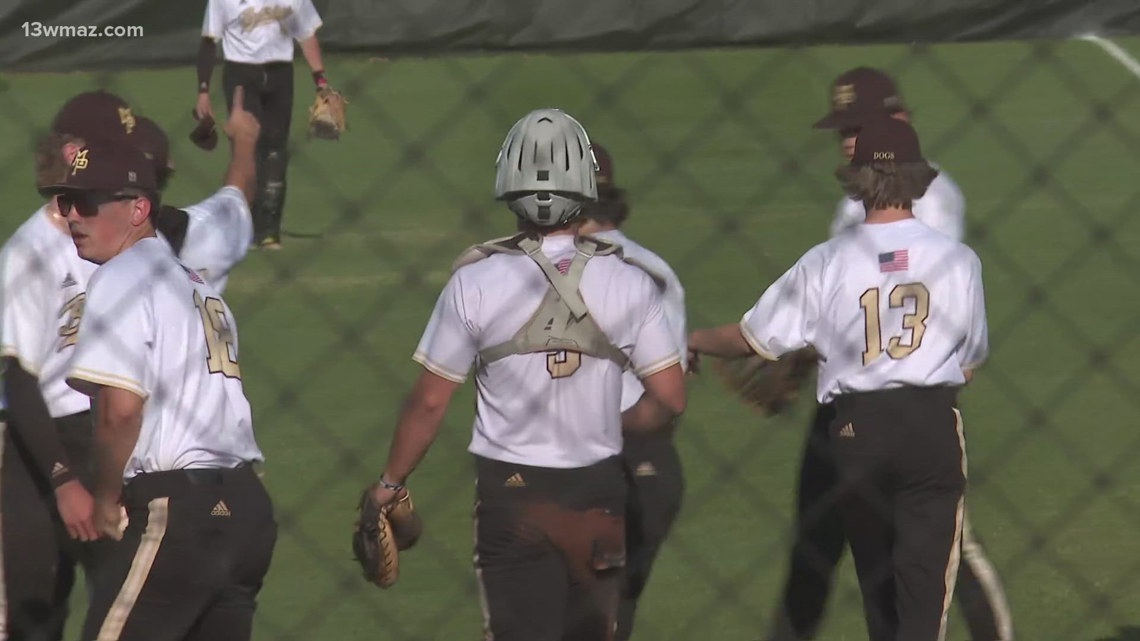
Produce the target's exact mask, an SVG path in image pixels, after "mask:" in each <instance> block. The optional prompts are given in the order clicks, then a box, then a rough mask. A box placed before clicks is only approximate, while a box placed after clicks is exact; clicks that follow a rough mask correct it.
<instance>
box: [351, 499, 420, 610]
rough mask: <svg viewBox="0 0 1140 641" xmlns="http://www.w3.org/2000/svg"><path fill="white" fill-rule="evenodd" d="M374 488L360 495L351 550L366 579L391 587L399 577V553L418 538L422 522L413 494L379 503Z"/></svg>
mask: <svg viewBox="0 0 1140 641" xmlns="http://www.w3.org/2000/svg"><path fill="white" fill-rule="evenodd" d="M373 487H374V486H369V487H367V488H365V490H364V492H362V493H361V495H360V505H359V507H358V510H359V517H358V518H357V520H356V524H355V526H354V527H353V531H352V552H353V555H354V556H355V557H356V561H357V562H358V563H359V564H360V567H361V568H362V569H363V570H364V578H365V579H367V580H368V581H369V582H370V583H373V584H375V585H377V586H379V587H381V588H383V589H388V588H390V587H392V586H393V585H395V584H396V580H397V579H399V578H400V552H401V551H403V550H406V549H408V548H410V547H412V546H413V545H415V543H416V541H418V540H419V538H420V534H422V533H423V521H422V520H421V519H420V516H419V514H417V513H416V509H415V506H414V505H413V504H412V495H411V494H405V495H404V497H403V498H402V499H400V500H399V501H397V502H395V503H390V504H388V505H377V504H376V502H375V501H373V500H372V489H373ZM405 491H406V490H405Z"/></svg>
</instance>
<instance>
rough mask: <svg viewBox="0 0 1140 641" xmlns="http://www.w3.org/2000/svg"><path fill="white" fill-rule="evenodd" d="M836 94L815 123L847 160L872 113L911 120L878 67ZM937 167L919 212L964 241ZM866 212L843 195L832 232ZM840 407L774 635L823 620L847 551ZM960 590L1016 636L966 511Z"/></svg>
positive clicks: (807, 484) (802, 491)
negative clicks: (837, 430)
mask: <svg viewBox="0 0 1140 641" xmlns="http://www.w3.org/2000/svg"><path fill="white" fill-rule="evenodd" d="M831 97H832V109H831V111H830V113H828V114H827V115H826V116H824V117H823V118H822V119H820V120H819V121H818V122H817V123H816V125H815V127H816V128H818V129H830V130H835V131H837V132H838V134H839V137H840V141H841V142H840V144H841V147H842V151H843V155H844V156H845V157H846V159H847V160H848V161H850V160H851V157H852V155H853V154H854V152H855V144H856V141H857V140H858V135H859V127H860V125H861V124H862V123H863V122H865V121H866V120H867V119H869V118H878V117H882V116H883V115H889V116H892V117H895V118H899V119H901V120H903V121H909V120H910V115H909V113H908V111H907V109H906V107H905V105H904V104H903V101H902V100H901V98H900V96H899V92H898V89H897V86H896V84H895V82H894V80H892V79H891V77H890V76H888V75H887V74H886V73H884V72H882V71H880V70H878V69H873V68H869V67H856V68H854V69H851V70H849V71H846V72H844V73H843V74H841V75H839V76H838V77H837V78H836V79H835V80H834V81H833V82H832V95H831ZM936 167H937V166H936ZM938 169H939V171H938V175H937V176H936V177H935V178H934V180H933V181H932V182H931V183H930V187H929V188H927V190H926V192H925V193H924V194H923V195H922V197H921V198H918V199H916V200H915V201H914V203H913V213H914V217H915V218H917V219H918V220H919V221H920V222H922V223H924V224H926V225H927V226H928V227H930V228H932V229H934V230H936V231H938V232H941V233H942V234H943V235H945V236H947V237H948V238H951V239H953V240H957V241H962V240H964V237H965V227H966V221H965V208H966V202H965V199H964V197H963V196H962V191H961V190H960V189H959V188H958V186H957V184H955V183H954V181H953V179H951V178H950V176H949V175H948V174H947V173H946V172H945V171H944V170H942V169H941V168H938ZM865 216H866V210H865V208H864V205H863V203H862V202H861V201H860V200H858V199H857V198H853V197H850V196H845V197H844V198H842V199H841V200H840V201H839V205H838V207H837V209H836V216H835V220H834V221H833V223H832V225H831V236H832V237H833V238H834V237H835V236H837V235H839V234H840V233H841V232H843V231H844V230H846V229H849V228H851V227H853V226H856V225H858V224H860V223H862V222H863V220H864V218H865ZM835 411H836V410H835V405H834V404H833V403H827V404H821V405H817V406H816V411H815V415H814V417H813V419H812V423H811V426H810V427H809V432H808V439H807V443H806V446H805V448H804V453H803V458H802V459H801V462H800V472H799V483H798V492H797V496H796V542H795V545H794V546H793V548H792V554H791V559H790V563H789V571H788V577H787V581H786V583H785V585H784V591H783V594H782V600H781V604H780V607H779V610H778V611H777V613H776V617H775V618H774V624H773V627H772V629H771V631H770V632H769V639H771V641H794V640H803V639H812V638H815V636H816V633H817V631H818V630H819V627H820V625H821V624H822V622H823V614H824V609H825V604H826V602H827V599H828V597H829V595H830V593H831V589H832V583H833V576H834V573H835V569H836V567H837V566H838V565H839V561H840V558H841V557H842V555H843V548H844V544H845V543H846V537H845V536H844V534H843V528H842V524H841V518H840V514H839V510H838V505H837V503H836V498H837V497H836V491H837V489H836V486H837V483H838V470H837V468H836V462H835V453H834V451H833V450H832V445H831V442H830V439H829V437H828V431H827V430H828V426H829V425H830V424H831V422H832V420H833V418H834V416H835ZM956 597H957V599H958V607H959V610H960V611H961V612H962V614H963V618H965V620H966V624H967V626H968V627H969V630H970V635H971V638H972V639H973V640H974V641H1010V640H1011V639H1013V622H1012V619H1011V615H1010V611H1009V606H1008V604H1007V601H1006V597H1005V589H1004V587H1003V586H1002V582H1001V579H1000V578H999V576H998V574H997V571H996V570H995V569H994V567H993V565H992V564H991V563H990V561H989V560H988V559H987V558H986V555H985V551H984V549H983V548H982V545H981V542H980V541H979V540H978V538H977V536H976V535H975V534H974V532H973V529H972V528H971V527H970V522H969V519H968V518H966V522H965V525H964V531H963V538H962V563H961V565H960V570H959V575H958V583H957V594H956Z"/></svg>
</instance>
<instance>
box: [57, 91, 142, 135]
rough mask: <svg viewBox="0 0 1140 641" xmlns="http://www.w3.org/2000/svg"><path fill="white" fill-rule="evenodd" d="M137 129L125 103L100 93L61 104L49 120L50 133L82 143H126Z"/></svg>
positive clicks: (129, 109) (93, 93) (89, 93)
mask: <svg viewBox="0 0 1140 641" xmlns="http://www.w3.org/2000/svg"><path fill="white" fill-rule="evenodd" d="M136 125H137V121H136V120H135V116H134V114H133V113H132V112H131V106H130V105H129V104H127V101H126V100H123V99H122V98H120V97H119V96H116V95H115V94H113V93H110V92H107V91H104V90H102V89H99V90H96V91H86V92H84V93H81V94H78V95H75V96H73V97H72V98H71V99H70V100H68V101H67V102H66V103H64V105H63V107H61V108H60V110H59V111H58V112H57V113H56V115H55V119H53V120H52V123H51V130H52V132H53V133H56V134H65V135H69V136H75V137H77V138H82V139H84V140H88V139H92V140H93V139H95V138H113V139H121V140H125V139H128V138H129V137H130V136H131V134H133V133H134V131H135V127H136Z"/></svg>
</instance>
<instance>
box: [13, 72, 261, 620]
mask: <svg viewBox="0 0 1140 641" xmlns="http://www.w3.org/2000/svg"><path fill="white" fill-rule="evenodd" d="M235 113H236V114H237V115H236V116H234V117H232V118H231V120H230V122H229V123H227V131H228V132H229V133H230V135H231V137H232V139H233V141H234V144H233V145H232V146H231V148H232V154H233V160H232V162H231V165H230V168H229V169H228V170H227V174H226V185H225V186H223V187H222V189H220V190H219V191H218V192H217V193H216V194H215V195H214V196H212V197H211V198H209V199H207V200H205V201H203V202H201V203H198V204H197V205H195V206H193V207H190V208H187V211H188V212H190V213H189V215H188V216H187V224H182V225H177V224H174V225H170V224H168V225H166V226H165V227H164V231H165V232H166V237H165V238H163V240H164V241H169V242H170V243H171V244H175V245H177V249H178V251H179V252H180V254H181V256H182V258H183V260H184V261H187V262H190V261H193V262H191V264H202V265H208V266H210V267H211V268H215V269H213V270H212V272H213V273H212V275H211V276H212V277H211V278H210V282H211V284H213V285H215V286H216V287H217V288H218V289H219V291H220V290H221V288H222V287H224V285H225V279H226V275H227V274H228V271H229V269H230V267H232V265H233V263H234V262H236V261H238V260H240V259H241V257H242V256H243V255H244V253H245V250H246V249H247V248H248V238H249V236H250V231H249V228H250V223H249V210H248V206H247V205H246V201H245V198H246V196H245V195H244V194H245V193H248V192H249V191H251V185H252V184H253V174H254V169H253V154H254V148H255V145H256V140H257V122H256V121H255V120H254V119H252V118H249V117H245V116H248V114H245V112H244V111H243V110H241V109H236V110H235ZM243 115H244V116H243ZM152 128H153V129H152ZM148 129H152V130H155V131H158V133H159V134H161V130H158V129H157V126H156V125H154V124H153V123H151V122H150V121H149V120H148V119H145V118H144V117H141V116H135V115H134V114H133V113H132V112H131V110H130V107H129V106H127V103H126V102H125V101H123V100H122V99H121V98H119V97H117V96H114V95H112V94H109V93H106V92H102V91H98V92H90V93H84V94H79V95H78V96H76V97H75V98H73V99H72V100H70V101H69V102H68V103H67V104H66V105H65V106H64V107H63V108H62V109H61V110H60V112H59V114H58V115H57V117H56V118H55V121H54V123H53V132H54V133H52V134H51V135H50V136H48V139H47V140H45V141H44V143H43V144H42V145H41V149H40V151H39V152H38V154H37V166H38V172H37V175H38V179H37V180H38V184H39V186H40V187H43V186H45V185H47V184H49V183H50V182H52V181H53V180H55V178H54V177H57V176H59V175H62V174H63V172H64V171H65V168H66V166H65V165H62V163H63V162H65V159H66V158H75V157H76V154H77V153H78V150H79V147H80V146H81V145H82V144H83V142H84V139H92V140H93V139H99V138H116V137H118V138H121V139H123V140H128V141H130V142H131V143H132V144H136V145H138V146H139V147H140V148H154V147H153V146H152V143H153V142H154V140H153V138H152V134H151V133H150V132H148ZM65 132H76V133H65ZM65 140H66V141H67V142H63V141H65ZM161 142H162V143H163V149H165V148H166V147H165V137H164V136H163V137H162V139H161ZM61 145H62V146H61ZM161 153H162V154H163V155H162V160H161V161H160V162H158V163H157V165H158V166H161V167H163V168H166V167H167V161H166V159H165V151H163V152H161ZM61 165H62V166H61ZM164 173H165V172H164ZM160 187H161V186H160ZM168 210H169V211H173V212H178V210H173V209H172V208H163V210H162V213H164V214H165V213H167V211H168ZM163 220H165V221H167V222H170V221H171V220H173V222H175V223H177V219H176V218H174V217H173V216H171V217H170V218H165V219H163ZM160 238H161V236H160ZM232 239H238V240H237V242H236V243H235V242H233V241H232ZM94 268H95V266H94V264H92V263H90V262H88V261H85V260H82V259H80V258H79V256H78V255H77V253H76V250H75V245H74V244H73V242H72V241H71V237H70V233H69V232H68V230H67V227H66V223H65V221H64V219H63V216H62V215H60V213H59V211H58V207H57V203H56V201H55V199H54V198H53V199H50V200H49V202H48V203H47V204H46V205H45V206H44V207H43V208H41V210H40V211H38V212H36V213H35V214H34V215H33V216H32V218H31V219H29V221H28V222H27V223H25V224H24V225H23V226H22V227H21V228H20V229H19V230H17V232H16V233H15V234H14V235H13V236H12V238H11V239H10V240H9V241H8V243H7V244H6V245H5V247H4V249H3V251H2V252H0V273H2V275H3V280H2V282H0V316H2V318H3V327H2V330H0V337H2V339H3V354H4V357H5V361H4V363H5V368H6V372H5V378H4V384H5V395H6V397H7V399H8V401H7V402H8V405H9V406H10V409H9V410H8V412H9V413H10V415H11V425H12V429H11V434H10V435H9V436H7V437H6V440H7V441H8V442H9V446H8V447H6V448H5V458H4V467H3V486H2V487H3V503H2V505H0V509H2V511H3V514H4V515H6V516H7V517H8V518H3V519H2V523H3V539H4V543H5V548H6V550H7V556H8V558H9V562H8V578H9V581H7V585H6V591H7V593H8V595H7V596H8V599H9V601H10V603H11V604H12V607H11V612H12V629H13V630H14V631H15V634H14V636H16V637H17V638H24V637H25V635H26V637H27V638H44V639H58V638H60V636H61V635H62V629H63V626H64V623H65V619H66V616H67V604H68V595H69V594H70V591H71V586H72V583H73V581H74V565H75V563H76V561H79V562H81V563H82V564H83V565H84V567H85V569H86V570H87V572H86V575H87V576H88V579H90V576H91V575H92V574H93V573H94V571H95V569H96V567H95V566H96V564H97V561H98V560H99V558H101V554H100V552H102V551H103V548H105V547H106V545H107V544H106V543H105V542H100V541H93V539H95V538H96V533H95V531H94V529H93V527H92V525H91V521H90V519H91V514H92V512H91V510H92V507H93V502H92V499H91V496H90V491H89V490H90V488H91V487H92V485H91V484H92V477H91V450H90V448H91V444H90V443H91V417H90V412H89V410H90V401H89V399H88V398H87V397H85V396H83V395H81V394H79V393H78V392H75V391H74V390H72V389H70V388H69V387H67V386H66V384H65V383H64V381H63V373H64V372H63V367H64V364H65V363H66V359H67V358H68V357H69V356H70V354H71V351H72V348H73V346H74V344H75V337H76V333H77V331H78V327H79V323H80V320H81V318H82V314H83V311H84V307H85V304H86V285H87V279H88V277H89V275H90V273H91V272H92V271H94ZM61 284H62V287H61ZM53 487H54V491H53ZM60 521H61V522H62V523H57V524H56V525H54V526H53V522H60ZM59 525H62V526H63V527H59ZM83 541H87V543H82V544H80V542H83ZM41 634H42V636H37V635H41Z"/></svg>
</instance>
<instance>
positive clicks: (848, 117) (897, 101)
mask: <svg viewBox="0 0 1140 641" xmlns="http://www.w3.org/2000/svg"><path fill="white" fill-rule="evenodd" d="M904 109H905V107H904V106H903V102H902V97H901V96H899V90H898V87H896V86H895V81H894V80H892V79H891V77H890V76H888V75H887V74H886V73H884V72H882V71H880V70H878V69H873V68H871V67H856V68H854V69H851V70H850V71H846V72H844V73H843V74H841V75H840V76H839V77H838V78H836V79H835V80H834V81H833V82H832V83H831V111H830V112H829V113H828V114H827V115H826V116H824V117H823V118H821V119H820V120H819V121H818V122H816V123H815V128H816V129H856V128H859V127H862V126H863V123H864V122H865V121H867V120H868V119H872V118H877V117H878V116H880V115H884V114H892V113H897V112H899V111H903V110H904Z"/></svg>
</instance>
